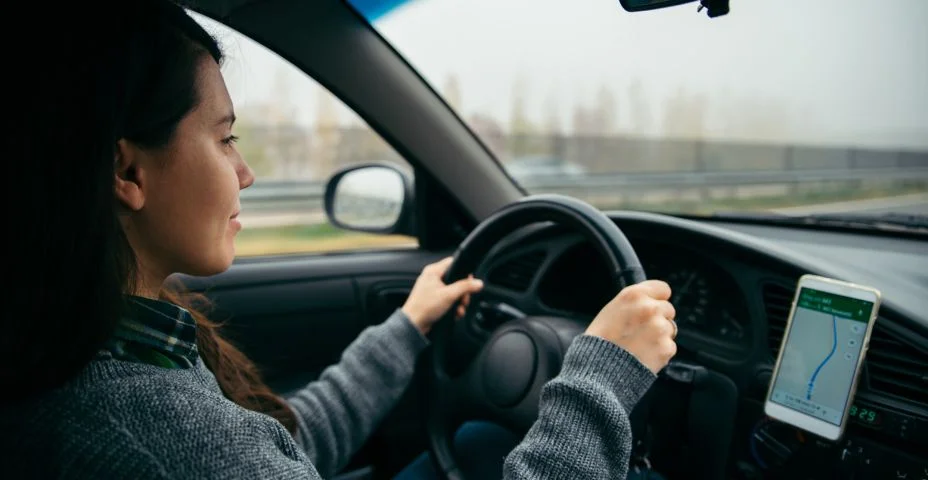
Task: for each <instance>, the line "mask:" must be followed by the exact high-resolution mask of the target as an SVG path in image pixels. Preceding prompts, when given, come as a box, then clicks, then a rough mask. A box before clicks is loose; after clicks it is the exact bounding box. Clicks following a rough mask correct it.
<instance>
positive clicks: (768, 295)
mask: <svg viewBox="0 0 928 480" xmlns="http://www.w3.org/2000/svg"><path fill="white" fill-rule="evenodd" d="M793 293H794V290H793V289H792V288H789V287H787V286H785V285H783V284H780V283H767V284H764V287H763V295H764V311H765V312H766V313H767V342H768V346H769V347H770V353H771V354H772V355H773V356H774V357H776V356H777V354H778V353H779V351H780V342H781V341H782V340H783V332H785V331H786V320H787V318H789V310H790V307H791V306H792V303H793Z"/></svg>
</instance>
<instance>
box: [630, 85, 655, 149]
mask: <svg viewBox="0 0 928 480" xmlns="http://www.w3.org/2000/svg"><path fill="white" fill-rule="evenodd" d="M628 107H629V108H628V111H629V116H630V120H631V133H632V134H633V135H638V136H644V135H647V134H648V133H650V130H651V108H650V107H649V106H648V100H647V94H646V93H645V90H644V85H643V84H642V83H641V79H640V78H635V79H634V80H633V81H632V83H631V85H629V87H628Z"/></svg>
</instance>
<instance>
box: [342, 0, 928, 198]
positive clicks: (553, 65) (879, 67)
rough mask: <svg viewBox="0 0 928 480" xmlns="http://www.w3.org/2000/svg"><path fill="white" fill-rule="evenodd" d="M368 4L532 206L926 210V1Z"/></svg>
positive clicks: (363, 6) (369, 14) (448, 0)
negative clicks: (550, 200) (714, 11)
mask: <svg viewBox="0 0 928 480" xmlns="http://www.w3.org/2000/svg"><path fill="white" fill-rule="evenodd" d="M731 3H732V6H731V13H729V14H728V15H727V16H723V17H718V18H714V19H709V18H707V16H706V15H705V12H703V13H699V14H698V13H697V12H696V9H697V4H695V3H690V4H685V5H682V6H678V7H673V8H668V9H662V10H655V11H651V12H640V13H628V12H625V11H624V10H622V8H621V7H620V6H619V4H618V2H617V1H615V0H571V1H550V0H543V1H538V0H467V1H461V0H417V1H407V2H403V1H396V0H393V1H385V0H354V1H353V2H352V4H353V5H354V6H355V8H356V9H358V11H359V12H360V13H361V14H362V15H364V16H365V17H366V18H367V19H368V20H369V21H370V22H371V24H372V25H373V26H374V28H375V29H376V30H377V31H378V32H379V33H380V34H381V35H382V36H383V37H384V38H385V39H386V40H387V41H388V42H390V43H391V44H392V45H393V46H394V47H395V48H396V49H397V50H398V51H399V52H400V53H401V54H402V55H403V56H404V57H405V58H406V59H407V61H409V63H410V64H411V65H412V66H413V67H414V68H416V69H417V70H418V71H419V72H420V74H421V75H422V76H423V77H424V78H425V79H426V81H428V82H429V83H430V84H431V85H432V86H433V88H434V89H435V90H436V91H438V92H439V93H440V94H441V95H442V96H443V97H444V99H445V100H446V102H447V103H448V104H449V105H450V106H451V107H452V108H453V109H454V110H455V111H456V112H457V114H458V115H459V116H460V117H461V118H462V119H463V120H464V121H465V122H466V123H467V125H468V126H469V127H470V128H471V129H472V130H473V131H474V132H475V133H476V134H477V135H478V136H479V137H480V138H481V140H482V141H483V142H484V143H485V144H486V145H487V147H488V148H489V149H490V150H491V151H492V152H493V153H494V154H495V156H496V157H497V158H498V159H499V161H500V163H501V164H502V165H503V166H504V168H505V169H506V170H507V171H508V172H509V174H510V175H511V176H512V177H513V178H514V180H515V181H517V182H518V183H519V184H520V185H522V186H523V187H524V188H525V189H526V190H527V191H528V192H530V193H542V192H545V193H547V192H556V193H564V194H568V195H573V196H577V197H580V198H583V199H585V200H587V201H589V202H591V203H593V204H594V205H596V206H597V207H599V208H603V209H613V208H625V209H644V210H652V211H662V212H670V213H695V214H702V213H706V214H708V213H717V212H726V211H729V212H730V211H739V212H744V211H764V212H777V213H785V214H793V215H805V214H813V213H857V214H859V213H867V214H873V213H887V212H890V213H904V214H925V213H928V29H926V28H925V20H926V19H928V2H926V1H925V0H893V1H890V2H877V3H873V2H871V1H867V0H815V1H813V2H799V1H793V2H786V1H772V0H732V2H731Z"/></svg>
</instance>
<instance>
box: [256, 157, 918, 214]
mask: <svg viewBox="0 0 928 480" xmlns="http://www.w3.org/2000/svg"><path fill="white" fill-rule="evenodd" d="M517 181H518V182H519V183H520V184H521V185H522V186H523V187H525V188H526V190H528V191H529V192H552V193H562V194H565V195H573V196H577V197H581V198H583V197H587V196H598V195H602V194H608V195H618V196H621V195H628V194H639V193H643V192H649V193H653V192H660V191H671V192H678V193H679V192H682V191H696V192H699V191H701V190H704V189H714V188H724V187H729V188H735V187H738V188H741V189H744V188H745V187H764V186H777V185H779V186H783V187H796V186H801V185H816V184H828V183H837V182H840V183H845V184H850V183H853V182H900V181H906V182H928V167H912V168H898V167H897V168H866V169H865V168H856V169H828V170H824V169H823V170H785V171H705V172H685V173H676V172H674V173H621V174H595V175H574V176H526V177H523V178H520V179H517ZM324 193H325V183H324V182H312V181H294V180H265V181H260V180H259V181H258V182H255V184H254V185H253V186H251V187H250V188H248V189H245V190H243V191H242V192H241V201H242V208H243V210H244V211H245V212H248V213H258V212H268V213H288V212H307V213H308V212H312V211H318V210H321V208H322V199H323V195H324Z"/></svg>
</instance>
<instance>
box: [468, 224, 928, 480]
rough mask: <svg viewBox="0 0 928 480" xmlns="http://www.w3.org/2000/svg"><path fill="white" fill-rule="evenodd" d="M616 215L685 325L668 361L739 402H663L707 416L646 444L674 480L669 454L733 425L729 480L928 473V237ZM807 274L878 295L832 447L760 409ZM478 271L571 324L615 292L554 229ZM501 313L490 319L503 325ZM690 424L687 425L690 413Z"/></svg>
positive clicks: (516, 240)
mask: <svg viewBox="0 0 928 480" xmlns="http://www.w3.org/2000/svg"><path fill="white" fill-rule="evenodd" d="M611 216H612V218H613V220H614V221H615V222H616V224H617V225H619V227H620V228H621V229H622V230H623V232H624V233H625V234H626V236H627V237H628V238H629V241H630V242H631V243H632V245H633V246H634V247H635V250H636V252H637V253H638V256H639V259H640V260H641V263H642V265H643V266H644V268H645V272H646V273H647V275H648V277H649V278H657V279H662V280H664V281H666V282H668V283H669V284H670V285H671V287H672V290H673V292H674V293H673V297H672V298H671V302H672V303H673V304H674V306H675V308H676V310H677V322H678V325H679V328H680V332H679V335H678V338H677V344H678V354H677V357H676V358H675V361H676V360H679V361H680V362H683V363H685V364H687V365H695V366H697V367H698V368H703V369H706V370H708V371H711V372H712V373H713V374H714V375H718V376H719V377H720V378H723V379H724V381H725V382H728V383H730V384H732V385H733V388H734V389H735V391H736V392H737V393H736V395H737V399H736V402H735V403H734V404H733V405H735V406H734V407H733V410H725V411H719V410H718V405H719V404H713V402H712V401H709V402H702V404H700V405H698V406H696V407H694V405H693V404H692V402H690V403H689V404H686V403H679V404H673V403H671V404H668V405H669V406H666V408H667V409H674V408H676V409H679V410H681V411H683V412H684V414H681V415H683V416H680V417H679V418H684V419H685V418H686V416H687V415H688V416H689V417H692V416H702V417H703V418H704V419H708V421H704V422H701V423H700V422H695V423H696V424H702V425H707V426H704V427H701V428H703V429H704V430H706V431H704V432H693V431H680V432H677V434H673V435H667V436H665V437H664V440H665V441H666V442H668V443H675V442H680V443H690V444H691V445H676V446H673V447H670V446H666V445H664V446H663V447H661V448H658V449H657V450H656V451H655V452H654V457H653V460H654V461H655V464H656V465H657V466H658V467H661V466H663V467H664V468H665V469H667V470H669V471H670V473H671V475H670V478H675V476H674V475H673V473H674V472H673V469H674V468H682V467H680V466H679V464H680V462H676V463H678V465H677V466H676V467H675V466H674V460H673V459H674V458H685V455H684V454H683V453H681V452H686V451H687V449H690V450H692V449H693V448H697V447H698V445H696V444H698V441H696V440H694V438H700V435H702V436H703V437H702V438H710V437H711V436H713V435H715V434H717V430H716V431H713V428H724V427H719V426H720V425H726V424H729V423H730V425H731V427H730V429H731V432H730V433H731V442H730V445H729V448H728V449H727V451H726V452H724V455H726V458H725V459H724V462H725V464H726V465H727V476H726V478H745V479H748V478H791V477H795V476H797V475H799V478H809V479H817V478H823V479H824V478H836V477H837V478H889V479H893V478H910V479H911V478H919V479H921V478H928V453H926V452H928V247H926V246H925V245H928V242H925V241H924V240H928V238H925V239H918V238H898V237H887V236H870V235H862V234H860V233H852V232H833V231H822V230H800V229H784V228H776V227H771V226H764V225H755V224H740V223H735V222H728V223H722V222H715V223H714V224H709V223H707V222H695V221H689V220H686V219H680V218H674V217H666V216H661V215H655V214H647V213H640V212H613V213H612V214H611ZM805 273H814V274H818V275H823V276H830V277H833V278H841V279H846V280H849V281H853V282H856V283H861V284H867V285H872V286H875V287H877V288H878V289H880V290H881V291H882V292H883V298H884V301H883V306H882V308H881V310H880V317H879V319H878V320H877V323H876V326H875V327H874V333H873V337H872V339H871V342H870V349H869V351H868V354H867V357H866V360H865V367H864V371H863V373H862V378H861V382H860V387H859V388H858V392H857V395H856V397H855V399H854V403H853V406H852V407H851V415H850V418H851V424H850V426H849V427H848V430H847V432H846V434H845V436H844V437H843V438H842V439H841V440H840V441H838V442H828V441H825V440H823V439H819V438H815V437H814V436H812V435H810V434H806V433H804V432H801V431H798V430H796V429H794V428H792V427H789V426H787V425H784V424H780V423H778V422H776V421H773V420H771V419H768V418H766V417H765V416H764V414H763V400H764V396H765V393H766V391H767V388H768V385H769V383H770V378H771V374H772V370H773V365H774V360H775V358H776V355H777V353H778V349H779V348H780V342H781V339H782V337H783V333H784V330H785V326H786V319H787V316H788V313H789V309H790V303H791V301H792V295H793V292H794V289H795V286H796V282H797V280H798V278H799V277H800V276H801V275H802V274H805ZM477 274H478V276H480V275H482V277H481V278H486V279H487V290H486V292H487V294H488V295H491V296H492V297H493V298H494V299H495V300H496V301H497V302H498V304H504V305H506V306H507V308H512V309H515V310H517V311H520V312H524V313H525V314H529V315H555V316H560V317H567V318H574V319H576V320H577V321H578V322H588V321H589V320H591V319H592V318H593V316H595V315H596V313H597V312H598V310H599V308H601V306H602V305H604V304H605V303H606V301H608V300H609V299H611V298H612V297H613V296H614V295H615V293H616V292H615V291H614V290H615V289H614V287H612V286H611V285H612V283H611V280H610V276H609V271H608V269H607V268H606V267H605V264H604V262H602V261H601V259H600V257H599V254H598V253H597V251H596V250H595V249H594V248H593V247H592V245H591V244H590V243H589V242H587V241H586V240H585V239H584V238H582V237H581V236H579V235H577V234H575V233H572V232H569V231H565V230H563V229H561V228H560V227H557V226H553V225H550V224H545V225H535V226H532V227H529V228H525V229H523V230H521V231H519V232H517V233H515V234H513V235H512V236H511V237H510V238H509V239H508V240H507V241H506V242H505V243H504V245H501V246H500V247H499V248H498V249H497V250H496V253H494V254H493V255H492V256H491V257H490V258H489V259H488V260H487V261H486V262H484V265H482V266H481V267H480V269H479V270H478V272H477ZM493 315H494V313H492V312H485V313H484V316H485V317H491V316H493ZM495 315H496V317H497V320H496V323H499V322H501V321H505V318H504V317H505V315H500V314H499V313H496V314H495ZM492 326H493V325H492V322H490V325H489V327H492ZM678 413H679V412H678ZM670 417H673V415H671V416H669V417H667V418H670ZM674 418H677V417H674ZM685 423H687V424H688V425H690V426H691V427H692V425H693V424H694V422H693V421H692V418H690V420H689V421H686V422H685ZM687 428H689V427H687ZM693 428H696V427H693ZM694 435H695V436H694ZM687 439H689V440H687ZM709 443H711V442H709ZM661 451H663V452H664V457H663V459H664V463H665V465H660V460H661V456H660V452H661ZM679 455H684V457H680V456H679ZM822 459H829V461H822ZM676 473H677V474H678V476H685V475H686V473H687V472H686V471H678V472H676Z"/></svg>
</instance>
